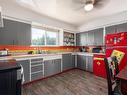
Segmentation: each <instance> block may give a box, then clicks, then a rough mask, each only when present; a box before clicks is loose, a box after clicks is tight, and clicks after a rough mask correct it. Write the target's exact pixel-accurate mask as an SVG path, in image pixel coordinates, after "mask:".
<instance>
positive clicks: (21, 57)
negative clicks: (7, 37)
mask: <svg viewBox="0 0 127 95" xmlns="http://www.w3.org/2000/svg"><path fill="white" fill-rule="evenodd" d="M68 53H71V54H72V55H87V56H94V54H96V55H105V54H104V53H89V52H60V53H52V54H26V55H16V56H6V57H0V60H8V59H16V60H28V59H35V58H44V59H47V57H48V58H49V57H50V58H57V57H62V54H68Z"/></svg>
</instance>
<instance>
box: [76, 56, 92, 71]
mask: <svg viewBox="0 0 127 95" xmlns="http://www.w3.org/2000/svg"><path fill="white" fill-rule="evenodd" d="M77 68H79V69H82V70H86V71H89V72H93V56H87V55H77Z"/></svg>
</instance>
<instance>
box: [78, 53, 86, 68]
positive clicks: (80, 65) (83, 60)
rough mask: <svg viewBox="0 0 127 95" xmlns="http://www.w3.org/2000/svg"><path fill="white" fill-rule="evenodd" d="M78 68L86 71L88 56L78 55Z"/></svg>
mask: <svg viewBox="0 0 127 95" xmlns="http://www.w3.org/2000/svg"><path fill="white" fill-rule="evenodd" d="M77 67H78V68H79V69H82V70H86V56H84V55H78V56H77Z"/></svg>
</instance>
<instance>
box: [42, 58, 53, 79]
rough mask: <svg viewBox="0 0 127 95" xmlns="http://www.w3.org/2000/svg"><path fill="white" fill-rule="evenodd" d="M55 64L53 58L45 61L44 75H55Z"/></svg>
mask: <svg viewBox="0 0 127 95" xmlns="http://www.w3.org/2000/svg"><path fill="white" fill-rule="evenodd" d="M53 70H54V65H53V60H46V61H44V76H45V77H47V76H51V75H53V74H54V73H53Z"/></svg>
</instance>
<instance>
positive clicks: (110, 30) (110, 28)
mask: <svg viewBox="0 0 127 95" xmlns="http://www.w3.org/2000/svg"><path fill="white" fill-rule="evenodd" d="M105 31H106V32H105V33H106V34H112V33H116V32H117V26H116V25H113V26H108V27H106V28H105Z"/></svg>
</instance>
